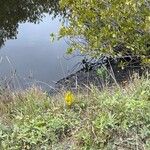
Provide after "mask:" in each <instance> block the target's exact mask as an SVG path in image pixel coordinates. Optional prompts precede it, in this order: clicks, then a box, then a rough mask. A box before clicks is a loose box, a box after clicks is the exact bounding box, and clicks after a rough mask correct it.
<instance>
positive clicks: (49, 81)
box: [0, 2, 80, 89]
mask: <svg viewBox="0 0 150 150" xmlns="http://www.w3.org/2000/svg"><path fill="white" fill-rule="evenodd" d="M4 3H5V2H4ZM16 5H17V4H16ZM16 5H15V6H16ZM0 7H1V6H0ZM10 7H11V6H10ZM41 14H42V15H43V14H44V15H45V17H42V21H39V18H41V17H39V18H38V19H35V20H32V21H28V20H27V19H24V18H23V19H22V20H25V21H19V20H18V21H17V22H15V23H14V25H12V26H11V21H10V24H9V25H10V27H9V25H7V23H6V26H4V25H5V22H4V20H3V17H1V16H3V14H0V31H1V30H2V29H3V30H4V27H6V28H5V30H4V31H6V33H7V34H3V36H1V37H0V39H1V41H0V43H2V44H1V45H2V47H1V49H0V78H1V79H2V80H6V81H9V80H11V83H12V84H13V85H14V88H25V87H28V86H29V85H32V84H38V85H40V86H42V87H43V88H46V89H48V88H49V86H54V83H55V82H56V81H58V80H59V79H61V78H63V77H65V76H67V75H68V74H70V73H71V72H70V71H71V70H72V68H73V66H74V65H75V64H76V63H78V62H79V61H80V57H75V58H72V59H69V60H68V59H66V58H64V55H65V52H66V48H67V46H68V45H67V44H66V42H65V40H60V41H55V42H54V43H52V42H51V41H50V33H52V32H53V33H57V32H58V31H59V28H60V25H61V23H60V21H59V18H60V17H56V18H55V19H52V15H49V14H48V13H45V12H42V13H40V15H41ZM16 15H17V14H16ZM11 17H12V18H13V17H17V16H15V15H14V16H11ZM29 18H30V17H28V19H29ZM10 20H11V19H10ZM2 21H3V22H2ZM8 22H9V20H8ZM33 22H39V23H38V24H35V23H33ZM3 26H4V27H3ZM14 26H15V28H13V27H14ZM2 27H3V28H2ZM8 27H9V29H8V30H7V28H8ZM10 29H12V30H10ZM3 30H2V31H3ZM14 37H16V38H17V39H14ZM67 57H69V56H67ZM48 85H49V86H48Z"/></svg>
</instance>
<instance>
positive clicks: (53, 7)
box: [0, 0, 64, 46]
mask: <svg viewBox="0 0 150 150" xmlns="http://www.w3.org/2000/svg"><path fill="white" fill-rule="evenodd" d="M58 1H59V0H0V46H2V45H3V44H4V42H5V41H6V40H7V39H14V38H16V36H17V33H18V30H17V29H18V27H19V23H25V22H32V23H38V22H39V21H40V20H41V19H42V18H43V16H44V13H49V14H53V16H54V17H55V16H56V15H58V14H63V13H64V11H60V9H59V4H58Z"/></svg>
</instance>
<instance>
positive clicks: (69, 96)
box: [65, 91, 74, 106]
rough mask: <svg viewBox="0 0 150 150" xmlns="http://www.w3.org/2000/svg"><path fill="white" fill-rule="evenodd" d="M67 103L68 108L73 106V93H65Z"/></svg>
mask: <svg viewBox="0 0 150 150" xmlns="http://www.w3.org/2000/svg"><path fill="white" fill-rule="evenodd" d="M65 102H66V104H67V105H68V106H71V105H72V103H73V102H74V95H73V93H72V92H71V91H67V92H66V93H65Z"/></svg>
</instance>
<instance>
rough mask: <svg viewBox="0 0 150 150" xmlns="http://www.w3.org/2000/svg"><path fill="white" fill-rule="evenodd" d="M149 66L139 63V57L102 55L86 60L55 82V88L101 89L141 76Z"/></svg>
mask: <svg viewBox="0 0 150 150" xmlns="http://www.w3.org/2000/svg"><path fill="white" fill-rule="evenodd" d="M147 71H148V72H149V68H148V67H145V66H142V65H141V60H140V58H139V57H136V56H135V57H131V56H126V57H120V58H119V57H117V58H111V57H102V58H100V59H98V60H97V61H95V62H94V63H93V62H92V61H91V62H88V61H87V62H86V63H85V64H83V67H82V68H81V69H80V70H79V71H77V72H75V73H73V74H71V75H69V76H66V77H65V78H62V79H60V80H59V81H57V82H56V86H55V88H56V89H57V90H62V89H63V90H70V89H71V90H74V91H76V90H77V91H78V90H79V89H84V88H86V87H88V86H91V85H93V86H96V87H97V88H99V89H102V88H103V87H105V86H112V85H123V84H124V83H127V82H128V81H130V80H132V77H133V75H135V74H136V75H138V76H141V75H142V74H144V73H145V72H147Z"/></svg>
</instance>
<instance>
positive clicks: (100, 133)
mask: <svg viewBox="0 0 150 150" xmlns="http://www.w3.org/2000/svg"><path fill="white" fill-rule="evenodd" d="M88 90H89V91H88V92H77V93H75V94H74V96H75V101H74V103H73V104H72V106H71V107H67V106H66V104H65V101H64V95H65V91H62V92H61V93H58V94H56V95H55V96H49V95H47V93H45V92H43V91H42V90H40V89H37V88H35V87H34V88H31V89H29V90H26V91H24V92H19V93H15V94H13V93H11V96H10V98H9V99H10V101H8V102H4V101H1V103H0V114H1V118H0V122H1V124H0V149H2V150H23V149H28V150H35V149H37V150H38V149H43V150H68V149H69V150H82V149H83V150H84V149H85V150H112V149H113V150H130V149H131V150H149V149H150V80H149V78H143V79H137V78H136V79H134V81H131V82H130V83H127V84H126V86H124V87H120V88H119V87H115V86H114V87H106V88H105V89H103V90H101V91H100V90H99V89H97V88H96V87H94V86H91V87H90V88H89V89H88Z"/></svg>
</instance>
